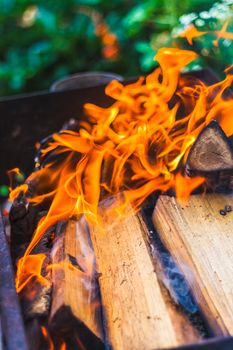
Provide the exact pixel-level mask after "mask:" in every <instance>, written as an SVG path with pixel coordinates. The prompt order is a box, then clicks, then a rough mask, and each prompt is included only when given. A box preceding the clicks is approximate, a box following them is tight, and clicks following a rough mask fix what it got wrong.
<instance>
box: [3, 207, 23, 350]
mask: <svg viewBox="0 0 233 350" xmlns="http://www.w3.org/2000/svg"><path fill="white" fill-rule="evenodd" d="M0 311H1V326H2V332H3V340H4V344H5V345H4V349H3V350H28V345H27V340H26V335H25V330H24V324H23V319H22V315H21V311H20V306H19V301H18V296H17V294H16V290H15V285H14V272H13V268H12V262H11V257H10V252H9V248H8V243H7V240H6V234H5V228H4V222H3V217H2V214H1V212H0Z"/></svg>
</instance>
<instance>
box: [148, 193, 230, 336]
mask: <svg viewBox="0 0 233 350" xmlns="http://www.w3.org/2000/svg"><path fill="white" fill-rule="evenodd" d="M231 206H232V207H233V198H232V196H231V195H222V194H221V195H220V194H207V195H205V196H203V195H193V196H191V197H190V199H189V202H188V204H186V205H182V204H180V203H178V202H177V200H176V199H175V198H174V197H168V196H160V198H159V200H158V202H157V204H156V207H155V210H154V213H153V222H154V225H155V228H156V230H157V231H158V233H159V235H160V237H161V239H162V241H163V243H164V244H165V246H166V247H167V248H168V249H169V251H170V253H171V254H172V255H173V257H174V259H175V260H176V262H177V264H178V266H179V267H180V269H181V271H183V274H184V275H185V277H186V279H187V281H188V283H189V286H190V288H191V290H192V292H193V295H194V297H195V298H196V301H197V303H198V304H199V306H200V308H201V310H202V312H203V314H204V316H205V318H206V320H207V321H208V324H209V327H210V329H211V330H212V331H213V332H214V333H215V334H216V335H220V334H231V335H232V334H233V299H232V290H233V269H232V266H233V258H232V256H233V234H232V224H233V212H231V210H232V207H231Z"/></svg>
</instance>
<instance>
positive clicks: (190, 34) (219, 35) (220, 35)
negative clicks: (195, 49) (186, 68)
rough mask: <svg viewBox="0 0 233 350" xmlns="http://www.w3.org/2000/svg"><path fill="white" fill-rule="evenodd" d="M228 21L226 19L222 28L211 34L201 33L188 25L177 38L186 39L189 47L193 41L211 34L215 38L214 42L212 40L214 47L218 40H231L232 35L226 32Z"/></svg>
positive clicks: (193, 26) (232, 38) (191, 25)
mask: <svg viewBox="0 0 233 350" xmlns="http://www.w3.org/2000/svg"><path fill="white" fill-rule="evenodd" d="M229 22H230V19H228V20H227V21H226V22H225V23H224V24H223V26H222V28H221V29H220V30H219V31H213V32H202V31H199V30H198V29H197V28H196V27H195V25H193V24H190V25H189V26H188V27H187V28H186V29H185V30H184V31H182V32H181V33H179V34H178V35H177V36H178V37H180V38H186V39H187V41H188V43H189V45H193V39H195V38H198V37H201V36H203V35H206V34H208V35H209V34H211V35H213V36H215V37H216V39H215V40H213V44H214V45H215V46H217V45H218V42H219V40H220V39H228V40H233V33H231V32H227V27H228V25H229Z"/></svg>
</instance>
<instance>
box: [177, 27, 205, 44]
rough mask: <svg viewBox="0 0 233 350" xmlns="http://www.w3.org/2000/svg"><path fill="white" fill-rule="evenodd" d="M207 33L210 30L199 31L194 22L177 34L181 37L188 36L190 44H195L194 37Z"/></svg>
mask: <svg viewBox="0 0 233 350" xmlns="http://www.w3.org/2000/svg"><path fill="white" fill-rule="evenodd" d="M207 33H208V32H201V31H199V30H198V29H197V28H196V27H195V25H194V24H190V25H189V26H188V27H187V28H186V29H185V30H184V31H183V32H181V33H179V34H178V35H177V36H178V37H180V38H186V39H187V41H188V43H189V45H193V39H195V38H198V37H200V36H203V35H205V34H207Z"/></svg>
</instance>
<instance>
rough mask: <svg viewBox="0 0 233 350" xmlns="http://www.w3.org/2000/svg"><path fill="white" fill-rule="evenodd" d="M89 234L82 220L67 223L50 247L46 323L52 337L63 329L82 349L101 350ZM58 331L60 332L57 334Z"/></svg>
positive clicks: (97, 304)
mask: <svg viewBox="0 0 233 350" xmlns="http://www.w3.org/2000/svg"><path fill="white" fill-rule="evenodd" d="M88 235H89V232H88V228H87V224H86V221H85V220H84V218H81V219H80V220H79V221H77V222H75V221H74V220H70V221H68V223H67V225H66V227H65V228H63V229H62V232H61V233H60V234H59V236H58V238H57V239H56V241H55V243H54V245H53V248H52V252H51V256H52V263H53V264H52V267H51V268H52V282H53V295H52V306H51V312H50V322H49V323H50V329H51V330H52V332H53V333H54V334H55V335H56V333H58V334H59V332H62V331H63V329H64V328H66V329H69V330H70V331H72V332H76V336H77V337H78V338H79V341H81V342H82V343H83V348H84V347H85V349H102V348H103V343H102V340H103V331H102V326H101V325H102V322H101V309H100V298H99V288H98V282H97V278H96V275H95V269H94V255H93V249H92V247H91V245H90V238H89V237H88ZM74 323H75V327H74ZM72 328H73V330H72ZM75 328H76V330H75ZM57 329H59V332H56V330H57ZM72 332H71V333H72ZM55 337H56V336H55ZM64 337H65V335H64Z"/></svg>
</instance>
